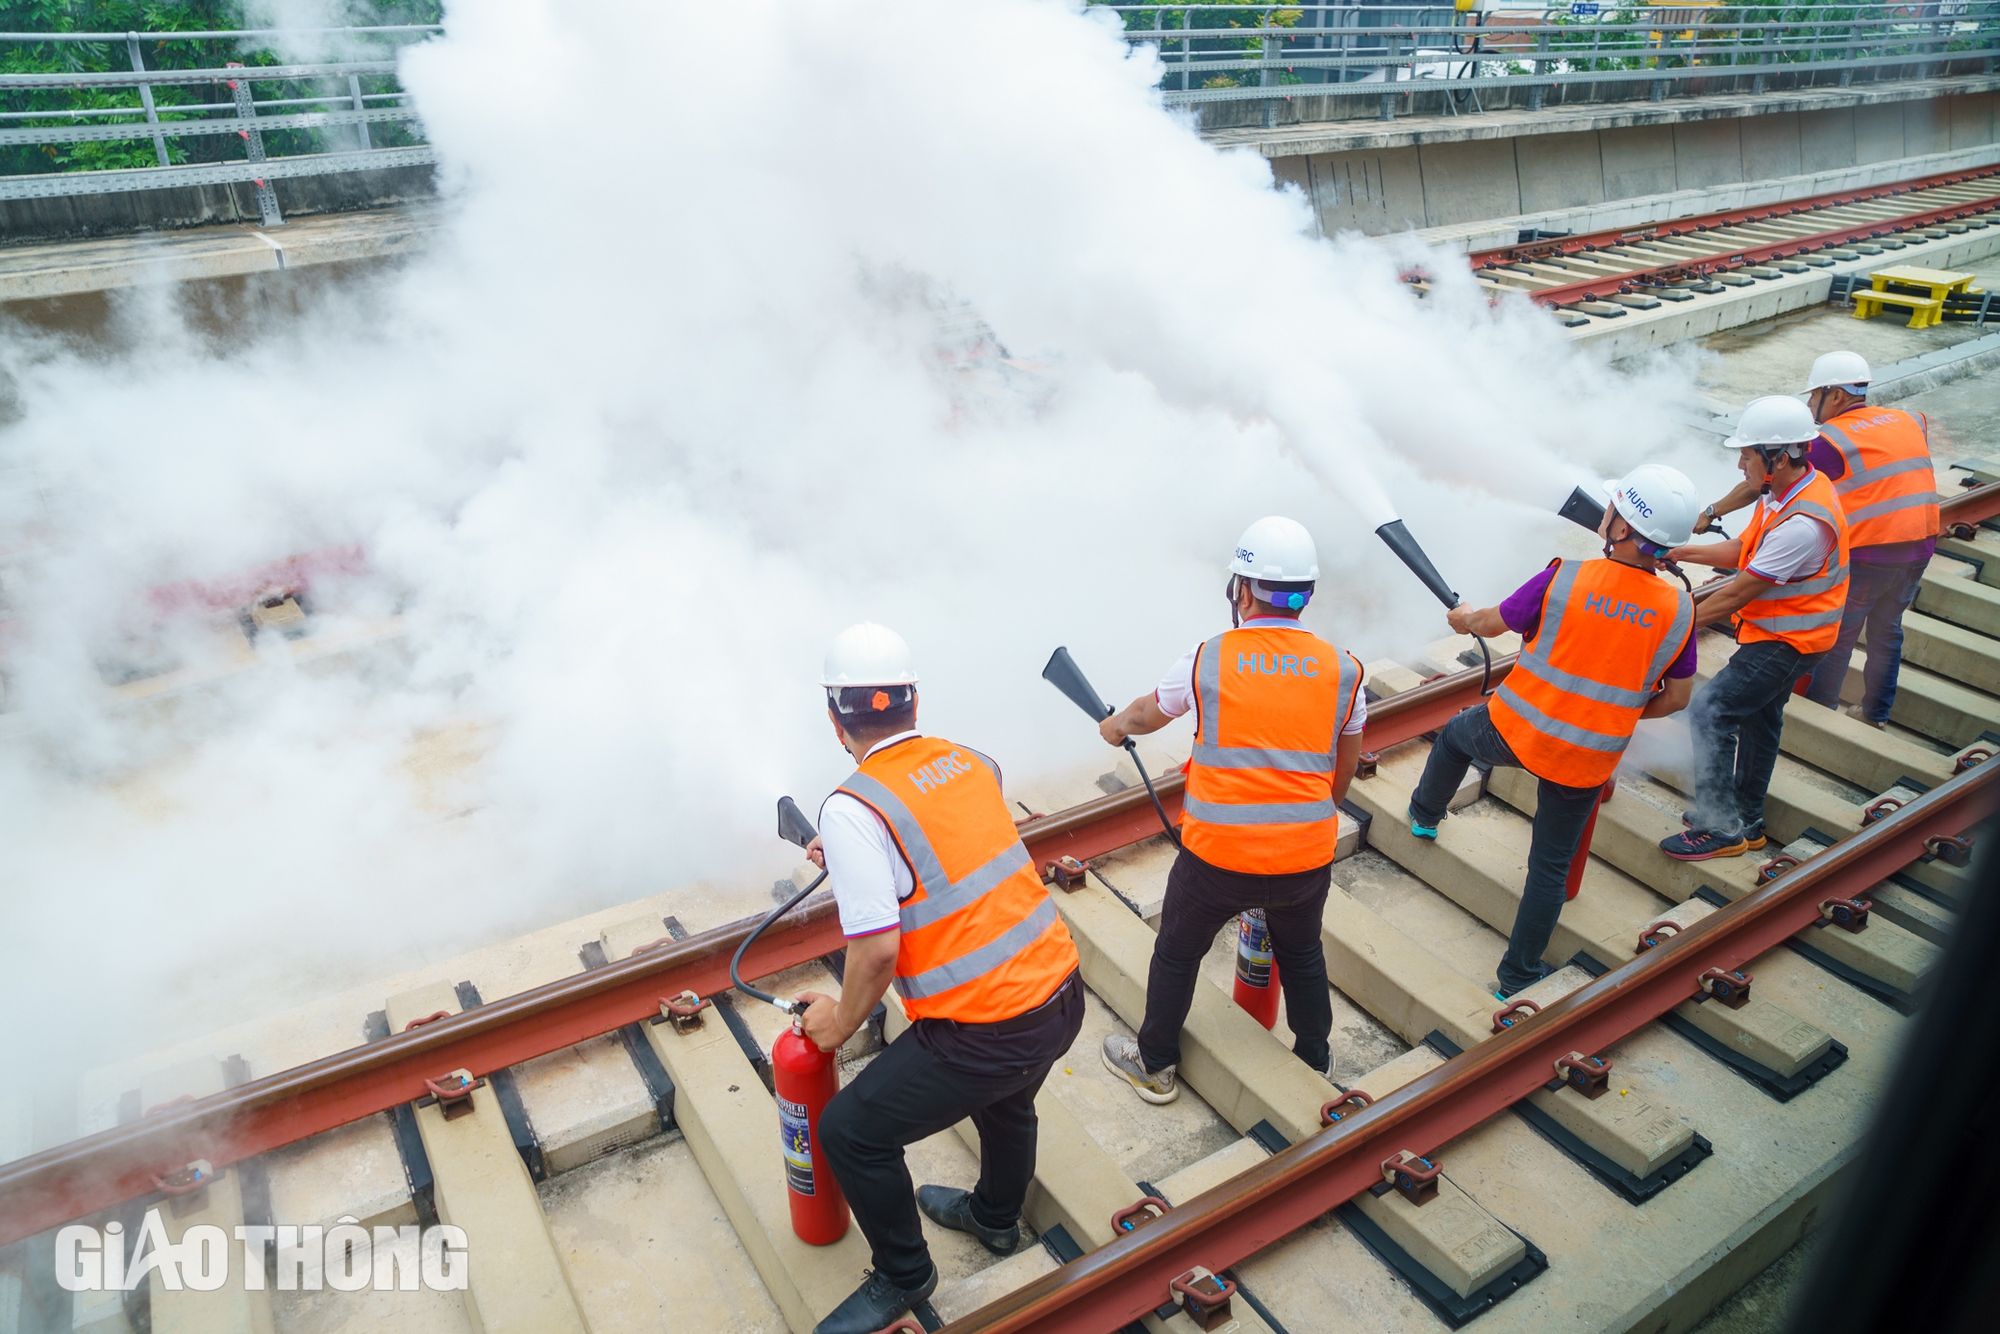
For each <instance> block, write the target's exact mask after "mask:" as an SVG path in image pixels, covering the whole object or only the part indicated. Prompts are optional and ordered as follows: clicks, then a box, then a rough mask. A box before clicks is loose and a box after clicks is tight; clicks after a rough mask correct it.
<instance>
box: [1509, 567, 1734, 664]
mask: <svg viewBox="0 0 2000 1334" xmlns="http://www.w3.org/2000/svg"><path fill="white" fill-rule="evenodd" d="M1555 577H1556V567H1555V566H1553V565H1551V566H1549V567H1548V568H1547V569H1545V570H1543V571H1542V572H1541V573H1540V574H1538V575H1536V576H1535V577H1534V578H1532V579H1530V580H1529V581H1528V582H1527V583H1525V584H1522V585H1521V586H1520V587H1519V588H1517V589H1515V590H1514V591H1513V592H1512V593H1510V594H1508V596H1507V600H1506V601H1505V602H1503V603H1501V604H1500V619H1501V620H1503V621H1505V622H1506V623H1507V628H1508V629H1509V630H1512V631H1513V632H1514V633H1515V634H1517V635H1519V636H1521V638H1522V639H1523V640H1528V639H1533V638H1534V637H1535V631H1536V630H1538V629H1540V628H1541V624H1542V600H1543V599H1544V598H1546V597H1547V596H1548V593H1549V583H1550V581H1551V580H1553V579H1554V578H1555ZM1694 638H1695V637H1694V631H1693V630H1689V631H1688V637H1687V643H1686V644H1684V645H1682V646H1681V653H1680V656H1679V657H1678V658H1675V659H1674V665H1673V666H1671V667H1669V668H1667V675H1668V676H1669V677H1672V678H1673V679H1675V680H1679V679H1680V678H1682V677H1685V676H1693V675H1694V668H1695V649H1694Z"/></svg>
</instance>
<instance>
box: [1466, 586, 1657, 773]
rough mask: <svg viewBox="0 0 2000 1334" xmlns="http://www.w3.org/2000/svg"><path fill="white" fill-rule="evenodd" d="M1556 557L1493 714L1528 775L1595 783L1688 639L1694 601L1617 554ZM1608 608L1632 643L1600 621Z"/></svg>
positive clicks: (1612, 764)
mask: <svg viewBox="0 0 2000 1334" xmlns="http://www.w3.org/2000/svg"><path fill="white" fill-rule="evenodd" d="M1554 564H1555V566H1556V573H1555V577H1554V578H1552V579H1551V580H1550V581H1549V586H1548V590H1547V591H1546V592H1545V593H1544V594H1543V597H1542V618H1541V621H1540V623H1539V624H1538V625H1537V626H1536V628H1535V635H1534V638H1533V639H1531V640H1529V641H1528V643H1527V644H1525V645H1523V646H1522V649H1521V654H1520V657H1519V658H1518V659H1517V660H1516V661H1515V664H1514V670H1513V671H1512V672H1510V673H1509V674H1508V676H1507V679H1506V680H1505V681H1503V682H1502V683H1501V684H1500V688H1499V689H1498V690H1497V691H1495V692H1494V700H1493V703H1492V704H1490V705H1489V706H1488V712H1489V714H1490V716H1491V717H1492V720H1493V724H1494V727H1495V728H1496V729H1497V730H1498V731H1499V732H1500V734H1501V736H1502V737H1503V738H1504V739H1505V740H1506V742H1507V744H1508V748H1509V749H1511V750H1512V751H1513V752H1514V754H1515V756H1516V757H1517V758H1518V759H1520V761H1521V763H1522V764H1523V766H1524V767H1526V768H1527V770H1528V772H1530V773H1532V774H1534V775H1535V776H1536V777H1538V778H1546V779H1548V780H1549V781H1550V782H1552V783H1560V784H1562V785H1563V786H1565V787H1589V786H1592V785H1595V784H1600V783H1602V782H1604V781H1605V780H1606V779H1608V778H1610V777H1611V775H1612V773H1613V772H1614V771H1615V770H1616V769H1617V767H1618V757H1619V756H1620V755H1621V754H1623V753H1624V751H1625V747H1626V746H1627V745H1628V744H1629V743H1630V742H1631V739H1632V730H1633V729H1634V728H1635V727H1637V726H1638V724H1639V715H1640V713H1642V712H1643V711H1644V710H1645V707H1646V705H1647V703H1648V702H1649V701H1650V700H1651V699H1652V698H1653V687H1654V686H1655V685H1656V684H1657V683H1658V682H1659V681H1660V680H1661V679H1662V678H1663V677H1665V675H1666V674H1667V669H1668V668H1669V667H1671V666H1673V663H1674V659H1675V658H1677V657H1678V656H1679V655H1680V651H1681V649H1682V647H1683V646H1685V645H1686V643H1687V638H1688V634H1689V632H1690V631H1691V630H1692V628H1693V626H1694V600H1693V599H1692V598H1690V597H1689V596H1688V595H1687V593H1686V591H1685V590H1683V589H1680V588H1677V587H1675V586H1673V585H1672V584H1668V583H1666V582H1665V581H1664V580H1661V579H1659V578H1658V577H1657V576H1654V575H1652V574H1649V573H1647V572H1645V571H1643V570H1639V569H1635V568H1633V567H1631V566H1628V565H1623V564H1620V563H1619V562H1616V561H1611V560H1590V561H1579V560H1565V561H1558V562H1554ZM1600 604H1602V605H1600ZM1607 606H1608V607H1610V608H1612V610H1611V612H1610V618H1611V620H1612V621H1613V623H1614V625H1615V626H1616V627H1617V629H1618V630H1619V631H1621V632H1624V633H1623V634H1622V636H1621V637H1622V638H1623V639H1624V640H1625V641H1626V642H1623V643H1619V642H1617V641H1615V640H1612V639H1610V638H1609V637H1608V636H1609V634H1610V631H1608V630H1607V629H1606V628H1605V627H1604V626H1603V625H1602V624H1601V623H1600V622H1599V621H1598V620H1597V614H1598V612H1599V611H1601V610H1603V608H1604V607H1607ZM1557 659H1561V660H1562V661H1563V662H1565V663H1567V664H1569V665H1568V666H1566V667H1565V666H1561V665H1558V662H1557ZM1586 673H1589V674H1586ZM1606 678H1610V679H1606Z"/></svg>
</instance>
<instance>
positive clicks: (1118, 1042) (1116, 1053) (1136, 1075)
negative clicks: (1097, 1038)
mask: <svg viewBox="0 0 2000 1334" xmlns="http://www.w3.org/2000/svg"><path fill="white" fill-rule="evenodd" d="M1104 1068H1105V1069H1106V1070H1109V1071H1110V1072H1111V1073H1112V1074H1114V1075H1117V1076H1119V1077H1120V1078H1122V1079H1123V1080H1124V1081H1125V1082H1126V1083H1128V1084H1130V1085H1131V1086H1132V1090H1133V1092H1135V1093H1137V1094H1138V1095H1139V1096H1140V1097H1142V1098H1144V1099H1145V1100H1146V1101H1147V1102H1150V1103H1169V1102H1172V1101H1173V1100H1174V1099H1175V1098H1178V1097H1180V1096H1181V1086H1180V1085H1179V1084H1176V1083H1175V1082H1174V1067H1173V1066H1171V1065H1170V1066H1168V1067H1167V1068H1166V1069H1164V1070H1148V1069H1147V1068H1146V1065H1145V1062H1143V1061H1141V1060H1140V1059H1139V1043H1138V1040H1137V1039H1136V1038H1127V1037H1120V1036H1118V1035H1117V1034H1115V1033H1114V1034H1112V1035H1111V1036H1110V1037H1108V1038H1106V1039H1104Z"/></svg>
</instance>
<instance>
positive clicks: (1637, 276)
mask: <svg viewBox="0 0 2000 1334" xmlns="http://www.w3.org/2000/svg"><path fill="white" fill-rule="evenodd" d="M1995 174H1996V173H1992V172H1982V173H1979V175H1980V176H1982V177H1991V176H1994V175H1995ZM1883 193H1884V194H1886V193H1887V192H1886V191H1885V192H1883ZM1876 197H1877V198H1880V197H1881V196H1880V195H1878V196H1876ZM1811 202H1812V201H1804V200H1802V201H1800V206H1801V207H1803V206H1805V205H1807V204H1809V203H1811ZM1846 202H1849V203H1855V202H1863V201H1860V200H1849V201H1846ZM1996 208H2000V180H1996V181H1995V182H1994V184H1993V186H1992V190H1991V193H1989V194H1986V195H1983V196H1981V197H1979V198H1977V199H1969V200H1963V201H1960V202H1957V203H1951V204H1945V205H1942V206H1940V207H1937V208H1931V209H1923V210H1921V211H1919V212H1915V213H1906V214H1901V215H1899V216H1897V217H1893V218H1876V219H1872V220H1864V221H1862V222H1858V223H1853V224H1850V225H1848V226H1844V227H1835V228H1832V229H1830V230H1828V231H1824V232H1815V233H1813V234H1812V235H1809V236H1795V237H1787V238H1785V239H1783V240H1779V241H1769V242H1765V243H1762V244H1752V245H1746V246H1740V247H1736V248H1733V249H1730V250H1725V251H1722V252H1720V253H1718V254H1715V255H1689V256H1687V257H1685V258H1676V259H1670V260H1666V261H1664V262H1662V263H1659V264H1653V265H1648V266H1647V267H1645V268H1638V269H1628V270H1626V271H1625V272H1623V273H1608V274H1603V275H1601V276H1598V277H1593V278H1581V279H1578V280H1577V281H1576V282H1573V283H1564V284H1562V285H1561V286H1559V287H1543V288H1538V289H1534V290H1529V289H1527V288H1514V289H1510V290H1513V291H1518V292H1520V293H1521V294H1522V295H1524V296H1526V297H1527V298H1528V299H1529V300H1531V301H1534V302H1536V303H1537V304H1539V305H1545V306H1559V305H1567V304H1569V303H1571V302H1576V301H1588V300H1590V299H1592V298H1594V297H1601V296H1610V295H1612V294H1613V293H1616V292H1625V291H1630V290H1632V289H1633V288H1634V287H1635V286H1637V285H1639V284H1642V283H1644V282H1645V281H1646V280H1647V279H1649V278H1652V279H1655V280H1664V279H1667V278H1671V277H1674V276H1679V275H1692V276H1698V275H1701V274H1706V273H1711V272H1714V271H1716V270H1718V269H1733V268H1736V267H1738V266H1741V265H1745V264H1762V263H1765V262H1766V261H1769V260H1774V259H1789V258H1792V257H1793V256H1796V255H1806V254H1810V253H1812V252H1814V251H1817V250H1828V249H1833V248H1835V247H1838V246H1840V245H1843V244H1845V243H1847V242H1850V241H1866V240H1868V239H1870V238H1871V237H1876V236H1886V235H1889V234H1891V233H1895V232H1902V231H1910V230H1914V229H1916V228H1921V227H1928V226H1932V225H1934V224H1936V223H1940V222H1950V221H1952V220H1954V219H1957V218H1962V217H1970V216H1972V215H1974V214H1979V213H1990V212H1993V211H1994V210H1995V209H1996ZM1761 212H1762V214H1763V217H1762V219H1758V220H1765V219H1770V218H1783V217H1788V216H1793V214H1792V212H1791V211H1789V210H1786V209H1767V210H1761ZM1696 221H1697V222H1698V221H1699V220H1696ZM1749 221H1751V219H1750V218H1747V217H1746V218H1742V219H1739V220H1737V221H1735V222H1722V223H1717V224H1713V225H1712V227H1703V226H1698V225H1697V226H1689V225H1688V224H1686V223H1677V224H1675V227H1674V228H1673V229H1666V228H1662V229H1661V230H1660V231H1659V232H1658V233H1656V234H1655V235H1653V236H1652V237H1650V238H1648V239H1649V240H1652V241H1669V240H1672V239H1674V238H1675V237H1688V238H1689V239H1697V238H1699V237H1700V236H1701V235H1702V234H1703V233H1705V232H1707V231H1710V230H1721V229H1722V228H1726V227H1730V226H1739V225H1743V224H1744V223H1747V222H1749ZM1622 244H1626V245H1644V244H1646V241H1643V240H1640V241H1625V242H1622ZM1569 253H1574V254H1579V255H1580V254H1581V253H1582V252H1581V251H1577V252H1569ZM1525 258H1527V257H1524V259H1525ZM1516 262H1520V261H1516Z"/></svg>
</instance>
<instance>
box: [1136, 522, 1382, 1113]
mask: <svg viewBox="0 0 2000 1334" xmlns="http://www.w3.org/2000/svg"><path fill="white" fill-rule="evenodd" d="M1318 578H1319V554H1318V552H1317V550H1316V549H1315V548H1314V546H1313V540H1312V535H1311V534H1310V533H1308V532H1307V531H1306V530H1305V528H1304V527H1303V526H1302V525H1300V524H1298V523H1296V522H1294V521H1292V520H1291V519H1286V518H1280V517H1276V516H1273V517H1271V518H1266V519H1259V520H1258V521H1257V522H1256V523H1253V524H1251V525H1250V527H1249V528H1248V529H1247V530H1246V531H1245V532H1244V534H1243V536H1242V537H1241V538H1240V539H1239V540H1238V541H1237V543H1236V551H1235V556H1234V558H1233V559H1232V560H1231V561H1230V564H1229V584H1228V586H1227V588H1226V590H1225V594H1226V596H1227V597H1228V598H1229V603H1230V624H1231V625H1232V626H1233V627H1234V628H1233V629H1230V630H1227V631H1224V632H1223V633H1222V634H1219V635H1217V636H1215V638H1213V639H1210V640H1208V641H1206V642H1204V643H1200V644H1197V645H1195V646H1194V647H1193V648H1192V649H1190V650H1188V652H1187V653H1186V654H1184V655H1183V656H1182V657H1181V660H1180V661H1179V662H1177V663H1175V664H1174V666H1173V667H1172V668H1171V669H1170V670H1169V671H1168V672H1167V675H1166V678H1165V679H1164V680H1162V681H1161V682H1160V685H1159V688H1158V689H1156V690H1154V691H1153V692H1152V693H1150V694H1145V695H1141V696H1139V698H1137V699H1135V700H1133V701H1132V702H1131V703H1130V704H1128V705H1127V706H1125V708H1123V709H1121V710H1119V711H1118V712H1117V713H1114V714H1112V715H1111V716H1110V717H1108V718H1106V719H1105V720H1104V722H1103V723H1102V724H1101V725H1100V726H1099V727H1098V734H1099V735H1101V736H1102V737H1103V738H1104V739H1105V740H1106V741H1107V742H1109V743H1110V744H1111V745H1114V746H1122V745H1123V744H1125V739H1126V738H1127V737H1132V736H1144V735H1146V734H1147V733H1149V732H1156V731H1158V730H1159V729H1160V728H1162V727H1165V726H1166V725H1167V724H1168V723H1169V722H1171V721H1173V720H1174V719H1175V718H1178V717H1180V716H1181V715H1183V714H1185V713H1187V712H1188V711H1189V710H1190V709H1192V710H1194V713H1195V741H1194V754H1193V756H1192V758H1190V759H1189V761H1188V765H1187V788H1186V792H1185V794H1184V796H1183V798H1182V803H1181V828H1180V834H1181V845H1182V846H1181V852H1180V855H1179V856H1178V857H1176V858H1175V859H1174V864H1173V869H1172V870H1170V871H1169V872H1168V873H1167V894H1166V902H1165V904H1164V906H1163V907H1162V909H1161V913H1160V930H1159V935H1158V936H1157V937H1156V939H1155V940H1154V942H1153V963H1152V967H1151V969H1150V971H1149V972H1148V974H1147V979H1146V1017H1145V1022H1144V1023H1142V1024H1141V1025H1140V1027H1139V1036H1138V1038H1137V1039H1136V1040H1135V1039H1133V1038H1129V1037H1124V1036H1122V1035H1118V1034H1114V1035H1112V1036H1110V1037H1108V1038H1106V1039H1105V1040H1104V1049H1103V1059H1104V1064H1105V1067H1106V1068H1107V1069H1109V1070H1110V1071H1111V1072H1112V1073H1113V1074H1115V1075H1118V1076H1120V1077H1121V1078H1123V1079H1124V1080H1125V1081H1126V1082H1127V1083H1129V1084H1131V1085H1132V1087H1133V1089H1134V1090H1136V1091H1137V1093H1138V1095H1139V1096H1140V1097H1141V1098H1143V1099H1145V1100H1146V1101H1147V1102H1151V1103H1167V1102H1172V1101H1173V1100H1174V1099H1175V1098H1177V1097H1179V1096H1180V1086H1179V1084H1178V1083H1177V1082H1176V1080H1175V1071H1176V1069H1177V1068H1178V1066H1179V1065H1180V1059H1181V1056H1180V1035H1181V1025H1182V1024H1183V1023H1184V1022H1186V1020H1187V1012H1188V1007H1189V1006H1190V1005H1191V1004H1193V1003H1194V989H1195V986H1196V984H1197V981H1198V971H1199V968H1200V965H1201V961H1202V959H1203V958H1204V957H1206V956H1207V954H1208V951H1209V947H1210V946H1212V945H1213V944H1214V943H1215V935H1216V932H1218V931H1220V930H1221V929H1222V927H1223V925H1224V924H1225V923H1227V922H1228V921H1229V919H1230V918H1232V917H1235V916H1236V915H1237V914H1239V913H1242V912H1245V911H1247V910H1249V909H1252V908H1261V909H1262V910H1263V911H1264V918H1265V922H1266V924H1267V925H1268V927H1269V929H1270V933H1271V951H1272V954H1273V956H1274V957H1275V958H1276V960H1277V963H1278V973H1279V979H1280V986H1281V987H1282V988H1283V990H1284V996H1285V1017H1286V1022H1287V1023H1288V1024H1289V1025H1290V1026H1291V1030H1292V1035H1293V1041H1292V1051H1293V1052H1294V1053H1295V1054H1296V1055H1297V1056H1298V1057H1299V1059H1300V1060H1302V1061H1304V1062H1305V1063H1306V1064H1307V1065H1309V1066H1311V1067H1312V1068H1313V1069H1315V1070H1318V1071H1320V1072H1321V1073H1322V1074H1324V1073H1326V1072H1327V1070H1328V1067H1329V1062H1330V1059H1331V1051H1330V1049H1329V1047H1328V1045H1327V1035H1328V1034H1329V1033H1330V1032H1331V1031H1332V1029H1333V1007H1332V1002H1331V999H1330V996H1329V993H1328V991H1327V981H1326V955H1325V953H1324V951H1323V950H1322V949H1321V946H1320V921H1321V917H1322V915H1323V913H1324V911H1325V907H1326V894H1327V889H1328V887H1329V886H1330V885H1331V884H1332V883H1333V853H1334V845H1335V844H1336V843H1337V842H1338V841H1339V837H1340V813H1339V809H1338V804H1339V802H1340V801H1341V800H1342V799H1343V798H1345V797H1346V795H1347V785H1348V783H1349V782H1351V781H1352V780H1353V778H1354V766H1355V763H1356V762H1357V761H1358V760H1359V759H1360V757H1361V727H1362V724H1363V723H1364V722H1365V721H1366V719H1367V704H1366V702H1365V700H1364V699H1363V697H1362V694H1361V663H1360V660H1359V659H1357V658H1356V657H1355V656H1354V655H1353V654H1351V653H1346V652H1343V651H1341V650H1340V649H1337V648H1335V647H1334V646H1333V645H1332V644H1330V643H1328V642H1327V641H1326V640H1324V639H1321V638H1320V637H1319V636H1318V635H1316V634H1314V633H1312V631H1310V630H1308V629H1306V628H1305V627H1304V626H1303V625H1301V624H1300V623H1299V613H1300V612H1301V611H1303V610H1304V609H1305V607H1306V604H1307V603H1308V602H1310V601H1311V600H1312V595H1313V586H1314V581H1316V580H1317V579H1318Z"/></svg>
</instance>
